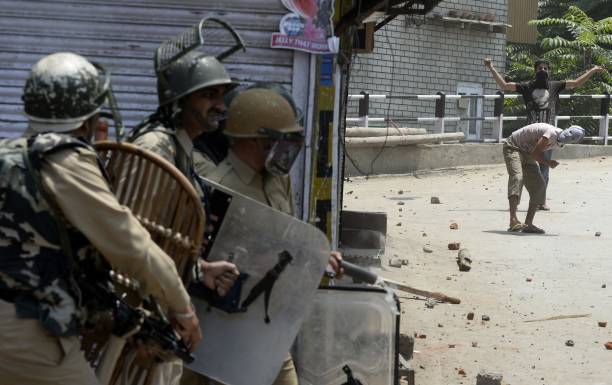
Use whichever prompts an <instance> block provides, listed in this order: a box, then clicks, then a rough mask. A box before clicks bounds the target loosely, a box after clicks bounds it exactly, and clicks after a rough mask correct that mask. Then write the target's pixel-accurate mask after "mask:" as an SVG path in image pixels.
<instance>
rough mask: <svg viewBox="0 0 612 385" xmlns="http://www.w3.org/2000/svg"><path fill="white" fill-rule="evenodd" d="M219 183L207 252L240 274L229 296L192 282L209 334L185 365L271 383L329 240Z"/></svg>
mask: <svg viewBox="0 0 612 385" xmlns="http://www.w3.org/2000/svg"><path fill="white" fill-rule="evenodd" d="M214 186H215V189H214V190H213V192H212V193H211V202H212V204H211V211H212V212H213V214H215V216H219V217H220V220H219V223H220V224H219V225H218V226H217V227H218V231H217V233H216V234H214V242H212V246H211V247H209V250H208V251H207V254H208V255H207V259H208V260H209V261H218V260H228V261H231V262H233V263H235V264H236V265H237V266H238V269H239V270H240V273H241V275H240V278H239V279H238V281H237V284H236V285H234V287H233V288H232V290H231V291H230V293H229V294H228V295H227V296H226V297H224V298H214V295H213V297H212V298H211V296H209V295H208V296H207V295H206V293H205V292H204V291H205V290H202V288H203V285H201V284H195V285H192V287H191V290H190V291H191V293H192V299H193V302H194V305H195V307H196V311H197V314H198V317H199V318H200V324H201V327H202V330H203V331H204V340H203V342H202V344H200V346H199V347H198V349H197V350H196V351H195V353H194V354H195V356H196V360H195V361H194V362H193V363H191V364H189V365H187V367H188V368H189V369H191V370H192V371H195V372H197V373H200V374H203V375H205V376H207V377H209V378H212V379H214V380H217V381H220V382H223V383H226V384H231V385H240V384H251V385H258V384H261V385H268V384H271V383H273V382H274V380H275V378H276V376H277V375H278V373H279V371H280V368H281V365H282V363H283V361H284V359H285V358H286V357H287V354H288V353H289V350H290V349H291V346H292V344H293V342H294V340H295V337H296V335H297V334H298V331H299V330H300V327H301V325H302V322H303V320H304V319H305V318H306V316H307V315H308V313H309V312H310V309H311V307H312V303H313V299H314V296H315V293H316V290H317V287H318V286H319V283H320V280H321V277H322V275H323V272H324V270H325V267H326V266H327V261H328V259H329V252H330V246H329V243H328V241H327V238H326V237H325V235H324V234H323V233H322V232H321V231H319V230H318V229H317V228H315V227H314V226H311V225H309V224H307V223H305V222H302V221H300V220H297V219H295V218H293V217H291V216H289V215H286V214H284V213H281V212H279V211H276V210H274V209H271V208H270V207H268V206H266V205H263V204H261V203H259V202H256V201H254V200H252V199H250V198H247V197H245V196H243V195H240V194H238V193H236V192H234V191H231V190H228V189H226V188H224V187H221V186H219V185H216V184H214Z"/></svg>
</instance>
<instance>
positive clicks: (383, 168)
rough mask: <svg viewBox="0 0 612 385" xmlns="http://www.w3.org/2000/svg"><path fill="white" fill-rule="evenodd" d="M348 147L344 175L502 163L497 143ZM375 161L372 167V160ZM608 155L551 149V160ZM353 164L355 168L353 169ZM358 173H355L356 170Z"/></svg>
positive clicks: (610, 150) (600, 150) (578, 148)
mask: <svg viewBox="0 0 612 385" xmlns="http://www.w3.org/2000/svg"><path fill="white" fill-rule="evenodd" d="M380 150H381V149H380V146H376V147H348V148H347V154H348V155H349V156H350V159H348V158H347V159H346V163H345V164H346V174H347V175H348V176H356V175H364V174H373V175H379V174H406V173H410V172H414V171H422V170H435V169H443V168H452V167H459V166H472V165H485V164H496V163H503V162H504V159H503V156H502V144H501V143H461V144H424V145H416V146H415V145H411V146H397V147H385V148H384V150H383V151H382V152H381V151H380ZM377 155H378V158H377V159H376V161H375V162H374V163H373V165H372V159H375V157H376V156H377ZM597 156H612V146H600V145H585V144H578V145H567V146H564V147H563V148H562V149H560V150H555V152H554V154H553V158H554V159H579V158H589V157H597ZM355 165H356V167H355ZM357 168H358V169H359V170H358V169H357Z"/></svg>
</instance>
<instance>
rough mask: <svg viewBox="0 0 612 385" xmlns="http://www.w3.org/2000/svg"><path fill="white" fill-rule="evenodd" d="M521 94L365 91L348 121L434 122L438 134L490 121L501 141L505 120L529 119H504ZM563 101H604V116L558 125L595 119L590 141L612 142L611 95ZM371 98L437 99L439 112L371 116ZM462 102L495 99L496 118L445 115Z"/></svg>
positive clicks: (352, 97)
mask: <svg viewBox="0 0 612 385" xmlns="http://www.w3.org/2000/svg"><path fill="white" fill-rule="evenodd" d="M519 97H521V95H518V94H510V95H506V94H504V93H503V92H498V93H497V94H493V95H446V94H444V93H442V92H438V93H437V94H435V95H379V94H368V93H366V92H362V93H361V94H359V95H348V98H349V100H358V101H359V117H347V118H346V122H347V123H348V122H354V123H357V124H358V125H359V126H362V127H368V124H369V123H370V122H372V123H384V122H395V123H401V122H406V123H408V122H433V123H434V124H435V129H436V131H437V132H440V133H444V126H445V123H446V122H460V121H487V122H495V135H494V136H495V137H496V138H497V139H494V141H497V142H501V141H502V140H503V123H504V121H510V120H522V119H526V117H525V116H504V100H505V99H515V98H519ZM559 98H560V99H570V98H591V99H594V100H597V99H598V100H600V115H559V116H556V117H555V125H557V123H558V121H560V120H569V119H573V118H581V119H592V120H599V136H594V137H589V138H590V139H597V140H603V144H604V145H607V144H608V141H609V140H610V138H609V135H608V129H609V127H610V113H609V110H610V94H609V93H604V94H600V95H581V94H561V95H559ZM370 99H375V100H385V99H386V100H391V99H397V100H435V102H436V103H435V112H434V116H425V117H423V116H421V117H407V118H406V117H399V118H391V117H382V118H381V117H370V116H369V115H368V112H369V103H370ZM458 99H483V100H494V101H495V108H494V114H493V115H494V116H479V117H460V116H445V109H446V100H458Z"/></svg>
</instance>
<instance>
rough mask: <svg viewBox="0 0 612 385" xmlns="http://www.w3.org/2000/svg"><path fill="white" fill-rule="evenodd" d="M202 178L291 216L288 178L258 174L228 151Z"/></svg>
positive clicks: (291, 201)
mask: <svg viewBox="0 0 612 385" xmlns="http://www.w3.org/2000/svg"><path fill="white" fill-rule="evenodd" d="M203 176H204V177H206V178H208V179H210V180H212V181H214V182H217V183H219V184H221V185H223V186H225V187H227V188H230V189H232V190H234V191H237V192H239V193H241V194H243V195H246V196H248V197H249V198H251V199H254V200H256V201H258V202H261V203H263V204H266V205H268V206H270V207H272V208H273V209H276V210H278V211H282V212H284V213H286V214H289V215H293V200H292V198H291V181H290V179H289V176H276V175H269V174H260V173H258V172H256V171H254V170H253V169H251V168H250V167H249V166H248V165H247V164H246V163H244V162H243V161H242V160H240V159H239V158H238V156H236V154H235V153H234V152H233V151H232V150H230V151H229V153H228V154H227V158H225V160H224V161H223V162H221V163H219V165H218V166H217V167H216V168H215V169H214V170H213V171H211V172H210V173H209V174H207V175H203Z"/></svg>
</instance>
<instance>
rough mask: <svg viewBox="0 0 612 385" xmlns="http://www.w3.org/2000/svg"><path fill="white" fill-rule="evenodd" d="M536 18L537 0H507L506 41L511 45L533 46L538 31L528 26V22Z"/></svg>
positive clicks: (532, 26)
mask: <svg viewBox="0 0 612 385" xmlns="http://www.w3.org/2000/svg"><path fill="white" fill-rule="evenodd" d="M537 18H538V1H537V0H511V1H510V0H509V1H508V24H510V25H511V26H512V28H510V29H508V41H509V42H512V43H527V44H535V42H536V39H537V37H538V30H537V28H536V27H535V26H534V25H529V24H528V23H529V21H530V20H535V19H537Z"/></svg>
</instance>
